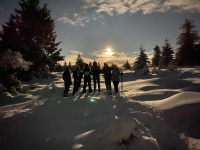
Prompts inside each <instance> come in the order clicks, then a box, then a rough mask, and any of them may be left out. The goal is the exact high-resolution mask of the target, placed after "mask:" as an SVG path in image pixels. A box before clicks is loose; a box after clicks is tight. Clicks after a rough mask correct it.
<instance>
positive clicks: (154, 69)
mask: <svg viewBox="0 0 200 150" xmlns="http://www.w3.org/2000/svg"><path fill="white" fill-rule="evenodd" d="M158 72H159V69H158V68H157V67H155V68H153V69H152V70H151V74H158Z"/></svg>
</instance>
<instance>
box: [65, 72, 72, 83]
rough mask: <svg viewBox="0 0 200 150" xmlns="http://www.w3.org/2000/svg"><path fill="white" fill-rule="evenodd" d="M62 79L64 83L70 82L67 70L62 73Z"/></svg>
mask: <svg viewBox="0 0 200 150" xmlns="http://www.w3.org/2000/svg"><path fill="white" fill-rule="evenodd" d="M63 80H64V81H65V83H66V84H72V80H71V75H70V72H69V71H65V72H64V73H63Z"/></svg>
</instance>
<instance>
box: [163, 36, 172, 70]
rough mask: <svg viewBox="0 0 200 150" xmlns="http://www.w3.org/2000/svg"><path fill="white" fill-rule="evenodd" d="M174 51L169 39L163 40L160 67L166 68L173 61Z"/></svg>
mask: <svg viewBox="0 0 200 150" xmlns="http://www.w3.org/2000/svg"><path fill="white" fill-rule="evenodd" d="M173 54H174V51H173V47H171V44H170V43H169V39H167V38H166V39H165V45H164V46H163V47H162V52H161V60H160V67H161V68H167V66H168V65H169V64H170V63H171V62H172V61H173V59H174V56H173Z"/></svg>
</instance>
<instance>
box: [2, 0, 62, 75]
mask: <svg viewBox="0 0 200 150" xmlns="http://www.w3.org/2000/svg"><path fill="white" fill-rule="evenodd" d="M39 2H40V0H26V1H25V0H20V2H19V6H20V8H19V9H15V14H11V16H10V19H9V20H8V22H6V25H2V28H3V32H1V33H0V38H1V41H0V53H3V52H4V51H5V50H6V49H8V48H11V49H12V50H13V51H19V52H20V53H21V54H23V58H24V59H25V60H27V61H30V62H32V63H33V65H32V66H31V68H30V69H31V70H32V71H34V72H37V71H40V70H45V67H46V65H48V66H49V67H50V68H51V67H54V66H55V64H56V63H57V61H60V60H63V57H62V56H60V51H61V49H58V45H59V44H60V42H55V41H56V34H55V32H54V27H55V24H54V20H53V19H52V18H51V13H50V10H49V9H48V8H47V5H46V4H45V5H44V6H43V7H40V5H39Z"/></svg>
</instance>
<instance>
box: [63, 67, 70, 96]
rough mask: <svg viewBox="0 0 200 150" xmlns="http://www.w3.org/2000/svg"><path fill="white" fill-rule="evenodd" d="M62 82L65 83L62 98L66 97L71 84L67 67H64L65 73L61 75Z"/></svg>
mask: <svg viewBox="0 0 200 150" xmlns="http://www.w3.org/2000/svg"><path fill="white" fill-rule="evenodd" d="M63 80H64V81H65V90H64V92H63V96H64V97H67V96H68V91H69V88H70V85H71V84H72V80H71V75H70V72H69V67H66V69H65V72H64V73H63Z"/></svg>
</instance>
